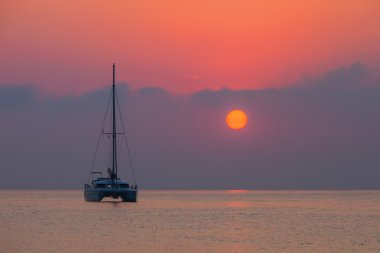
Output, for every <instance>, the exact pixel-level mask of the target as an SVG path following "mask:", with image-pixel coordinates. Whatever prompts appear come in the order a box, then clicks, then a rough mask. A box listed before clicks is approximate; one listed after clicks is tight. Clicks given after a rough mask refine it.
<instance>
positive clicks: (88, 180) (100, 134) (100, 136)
mask: <svg viewBox="0 0 380 253" xmlns="http://www.w3.org/2000/svg"><path fill="white" fill-rule="evenodd" d="M111 94H112V93H110V96H109V98H108V102H107V107H106V113H105V115H104V118H103V122H102V127H101V128H100V133H99V137H98V142H97V143H96V149H95V154H94V158H93V159H92V162H91V172H90V175H88V179H87V184H88V183H89V182H90V177H91V176H92V172H93V170H94V164H95V158H96V154H97V153H98V149H99V143H100V139H101V138H102V133H103V131H104V124H105V122H106V118H107V114H108V109H109V105H110V101H111Z"/></svg>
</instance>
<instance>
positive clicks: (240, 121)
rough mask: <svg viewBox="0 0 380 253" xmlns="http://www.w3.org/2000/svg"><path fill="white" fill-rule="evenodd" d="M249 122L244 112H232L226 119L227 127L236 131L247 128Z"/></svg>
mask: <svg viewBox="0 0 380 253" xmlns="http://www.w3.org/2000/svg"><path fill="white" fill-rule="evenodd" d="M247 120H248V119H247V115H246V114H245V113H244V112H243V111H242V110H232V111H230V112H229V113H228V114H227V117H226V123H227V125H228V126H229V127H230V128H232V129H236V130H237V129H241V128H243V127H245V125H246V124H247Z"/></svg>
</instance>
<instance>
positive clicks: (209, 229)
mask: <svg viewBox="0 0 380 253" xmlns="http://www.w3.org/2000/svg"><path fill="white" fill-rule="evenodd" d="M0 252H1V253H7V252H17V253H23V252H28V253H29V252H36V253H37V252H38V253H43V252H49V253H53V252H75V253H81V252H91V253H98V252H99V253H100V252H102V253H104V252H115V253H117V252H134V253H150V252H152V253H153V252H154V253H159V252H184V253H187V252H189V253H190V252H191V253H195V252H197V253H202V252H215V253H224V252H226V253H227V252H228V253H230V252H235V253H236V252H285V253H286V252H380V191H140V195H139V202H138V203H120V202H114V201H112V200H109V201H104V202H101V203H91V202H85V201H84V200H83V193H82V191H5V190H2V191H0Z"/></svg>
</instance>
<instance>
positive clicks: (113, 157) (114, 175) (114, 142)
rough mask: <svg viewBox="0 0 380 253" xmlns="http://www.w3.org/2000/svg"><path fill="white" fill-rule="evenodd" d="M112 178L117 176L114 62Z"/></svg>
mask: <svg viewBox="0 0 380 253" xmlns="http://www.w3.org/2000/svg"><path fill="white" fill-rule="evenodd" d="M112 74H113V75H112V175H111V177H112V179H116V178H117V152H116V151H117V150H116V117H115V115H116V113H115V63H114V64H113V65H112Z"/></svg>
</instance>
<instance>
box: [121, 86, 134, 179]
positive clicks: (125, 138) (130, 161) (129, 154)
mask: <svg viewBox="0 0 380 253" xmlns="http://www.w3.org/2000/svg"><path fill="white" fill-rule="evenodd" d="M116 101H117V108H118V109H119V115H120V121H121V126H122V127H123V131H124V140H125V144H126V146H127V151H128V152H127V153H128V158H129V164H130V166H131V169H132V177H133V184H134V185H136V177H135V170H134V169H133V163H132V157H131V151H130V150H129V145H128V141H127V132H126V130H125V126H124V119H123V115H122V114H121V110H120V103H119V96H118V95H117V93H116Z"/></svg>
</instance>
